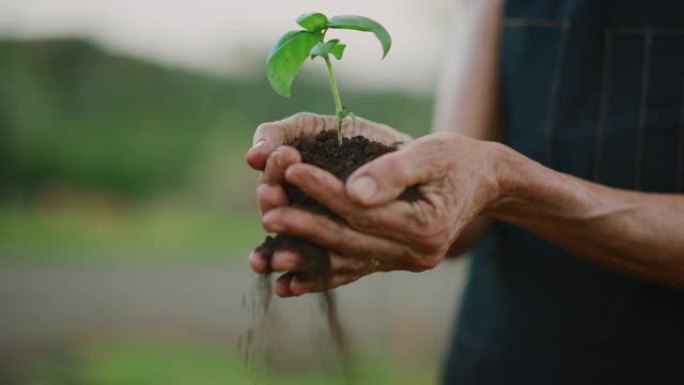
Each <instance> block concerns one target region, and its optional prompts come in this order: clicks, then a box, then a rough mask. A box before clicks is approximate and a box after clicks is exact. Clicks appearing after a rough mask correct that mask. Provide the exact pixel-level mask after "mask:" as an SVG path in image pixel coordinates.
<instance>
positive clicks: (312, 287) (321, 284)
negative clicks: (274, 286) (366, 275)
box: [288, 274, 362, 296]
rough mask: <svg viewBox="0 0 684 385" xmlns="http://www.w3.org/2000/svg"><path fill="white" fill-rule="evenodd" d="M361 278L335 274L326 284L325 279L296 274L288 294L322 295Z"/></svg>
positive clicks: (290, 282) (353, 275)
mask: <svg viewBox="0 0 684 385" xmlns="http://www.w3.org/2000/svg"><path fill="white" fill-rule="evenodd" d="M361 277H362V275H355V274H335V275H333V276H331V277H330V279H329V280H328V281H327V282H326V281H325V280H323V279H317V278H312V277H309V276H306V275H300V274H296V275H294V276H293V277H292V279H291V280H290V281H289V284H290V287H289V290H288V292H289V293H291V294H292V295H293V296H300V295H303V294H307V293H320V292H322V291H325V290H331V289H335V288H337V287H340V286H343V285H347V284H350V283H352V282H354V281H357V280H358V279H359V278H361Z"/></svg>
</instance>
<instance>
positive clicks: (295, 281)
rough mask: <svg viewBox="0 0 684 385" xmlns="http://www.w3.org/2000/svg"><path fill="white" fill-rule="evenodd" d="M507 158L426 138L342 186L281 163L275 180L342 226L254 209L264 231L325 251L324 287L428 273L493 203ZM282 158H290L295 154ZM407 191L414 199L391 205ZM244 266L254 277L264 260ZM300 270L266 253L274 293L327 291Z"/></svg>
mask: <svg viewBox="0 0 684 385" xmlns="http://www.w3.org/2000/svg"><path fill="white" fill-rule="evenodd" d="M290 150H292V151H294V150H293V149H290ZM506 153H507V152H506V151H505V147H504V146H501V145H499V144H496V143H492V142H483V141H477V140H474V139H470V138H468V137H465V136H461V135H457V134H433V135H428V136H426V137H423V138H421V139H417V140H414V141H412V142H410V143H408V144H407V145H405V146H404V147H403V148H401V149H400V150H398V151H396V152H393V153H390V154H386V155H384V156H382V157H380V158H378V159H376V160H374V161H372V162H370V163H368V164H366V165H364V166H363V167H361V168H359V169H358V170H357V171H356V172H354V174H352V175H351V176H350V177H349V179H348V180H347V183H346V185H345V184H343V182H341V181H340V180H338V179H337V178H336V177H335V176H333V175H332V174H330V173H328V172H326V171H324V170H321V169H319V168H316V167H314V166H311V165H307V164H303V163H300V162H297V161H292V162H285V163H283V164H282V165H283V167H282V168H280V169H279V170H278V171H279V173H277V174H278V175H280V179H281V181H283V180H284V181H287V183H290V184H293V185H296V186H298V187H299V188H300V189H302V190H303V191H304V192H305V193H306V194H307V195H309V196H311V197H312V198H314V199H315V200H317V201H318V202H319V203H321V204H323V205H324V206H326V207H328V208H329V209H331V210H332V211H333V212H335V213H336V214H338V215H339V216H340V217H341V218H342V219H343V222H337V221H334V220H331V219H329V218H327V217H324V216H321V215H316V214H313V213H310V212H307V211H303V210H300V209H297V208H294V207H288V206H287V204H286V202H283V201H280V202H276V201H275V200H271V198H273V197H272V196H268V195H269V194H264V192H263V191H261V192H260V198H259V199H260V203H261V206H262V210H263V208H264V207H266V208H267V209H268V210H264V211H263V216H262V224H263V226H264V228H265V229H266V230H267V231H273V232H278V233H283V234H288V235H293V236H297V237H301V238H305V239H309V240H311V241H313V242H315V243H317V244H320V245H322V246H324V247H327V248H328V249H329V250H330V258H331V270H332V278H331V280H330V282H329V285H330V286H331V287H336V286H340V285H344V284H348V283H351V282H353V281H355V280H357V279H359V278H361V277H363V276H365V275H368V274H371V273H374V272H376V271H393V270H407V271H414V272H419V271H424V270H427V269H431V268H433V267H435V266H436V265H437V264H438V263H439V262H440V261H441V260H442V259H443V258H444V256H445V254H446V252H447V250H448V248H449V246H450V245H451V244H452V243H453V241H454V240H455V239H456V238H457V237H458V236H459V234H460V232H461V231H462V230H463V228H464V226H465V225H467V224H468V223H469V222H470V221H471V220H472V219H473V218H474V217H475V216H477V215H478V214H480V213H482V212H483V211H485V210H487V208H488V207H490V206H492V205H493V204H495V203H496V201H497V200H498V199H499V197H500V195H501V194H500V192H501V189H502V187H501V186H502V183H504V182H505V181H506V178H507V177H509V176H510V175H508V174H509V173H508V172H507V169H506V167H503V166H502V165H503V164H505V162H504V161H503V159H504V158H505V157H506ZM285 154H286V155H285V157H287V158H288V159H290V160H296V159H295V158H296V157H297V154H296V151H294V152H290V151H286V152H285ZM268 163H271V162H270V159H269V162H268ZM273 163H274V164H275V163H276V162H275V161H274V162H273ZM267 167H268V165H267ZM275 174H276V173H274V175H275ZM414 185H415V186H418V189H419V191H420V192H421V194H422V197H421V199H419V200H415V201H410V202H407V201H401V200H397V199H396V198H397V197H398V196H399V195H400V194H401V193H402V192H403V191H404V190H405V189H406V188H407V187H410V186H414ZM283 203H285V204H283ZM251 262H252V267H253V268H254V270H255V271H257V272H263V270H262V269H264V268H265V266H263V263H264V262H263V261H260V256H259V255H258V253H253V254H252V257H251ZM304 266H305V264H303V263H302V261H301V259H300V258H299V256H298V255H297V254H296V253H293V252H286V251H283V252H279V253H276V255H274V257H273V259H272V261H271V266H270V267H271V269H272V270H273V271H276V272H283V273H284V274H283V275H282V276H281V277H280V278H279V279H278V281H277V285H276V292H277V294H278V295H281V296H291V295H301V294H304V293H309V292H317V291H321V290H324V289H326V287H322V286H321V284H320V280H306V279H301V278H298V277H306V274H301V275H300V274H296V273H299V272H302V269H303V268H304ZM304 273H306V272H305V271H304Z"/></svg>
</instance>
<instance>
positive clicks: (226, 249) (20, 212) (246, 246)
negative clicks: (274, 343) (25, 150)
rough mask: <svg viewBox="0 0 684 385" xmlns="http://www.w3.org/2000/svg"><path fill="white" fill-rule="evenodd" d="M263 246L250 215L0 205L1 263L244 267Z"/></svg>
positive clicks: (169, 207) (177, 208)
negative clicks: (214, 263) (253, 251)
mask: <svg viewBox="0 0 684 385" xmlns="http://www.w3.org/2000/svg"><path fill="white" fill-rule="evenodd" d="M263 239H264V231H263V230H262V229H261V226H260V224H259V218H258V217H257V215H255V213H254V212H253V211H252V210H249V211H245V212H241V211H236V210H231V211H230V212H225V211H217V210H198V209H193V208H188V207H183V206H182V205H180V204H173V203H166V204H154V205H145V206H142V207H136V208H134V209H126V210H119V209H117V210H100V209H94V208H92V207H88V206H79V207H70V208H68V209H60V210H45V209H38V208H22V207H11V206H9V207H2V206H0V261H2V262H9V261H13V262H22V263H27V262H31V263H34V262H35V263H43V262H55V261H60V262H79V263H101V262H102V261H103V260H106V261H109V262H140V261H156V262H172V261H176V262H190V261H194V262H199V261H203V262H206V261H224V262H225V261H234V262H236V263H241V264H244V263H245V262H244V261H245V260H246V258H247V255H249V250H251V249H253V248H254V247H255V246H256V245H258V244H259V243H261V242H262V241H263Z"/></svg>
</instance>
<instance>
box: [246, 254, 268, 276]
mask: <svg viewBox="0 0 684 385" xmlns="http://www.w3.org/2000/svg"><path fill="white" fill-rule="evenodd" d="M249 266H250V267H251V268H252V270H253V271H254V272H255V273H257V274H268V273H269V267H268V261H267V260H266V258H264V256H263V255H262V254H261V253H259V252H258V251H252V252H251V253H250V254H249Z"/></svg>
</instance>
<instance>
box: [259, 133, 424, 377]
mask: <svg viewBox="0 0 684 385" xmlns="http://www.w3.org/2000/svg"><path fill="white" fill-rule="evenodd" d="M288 144H289V145H290V146H293V147H294V148H296V149H297V150H298V151H299V152H300V154H301V156H302V161H303V162H304V163H308V164H312V165H314V166H317V167H319V168H322V169H324V170H326V171H328V172H330V173H332V174H333V175H335V176H336V177H337V178H339V179H340V180H342V181H346V179H347V178H348V177H349V176H350V175H351V174H352V173H353V172H354V171H355V170H356V169H358V168H359V167H361V166H362V165H364V164H365V163H368V162H370V161H372V160H374V159H376V158H378V157H380V156H382V155H384V154H387V153H389V152H392V151H395V150H396V149H397V146H398V144H399V143H397V144H395V145H389V146H388V145H385V144H382V143H379V142H375V141H371V140H368V139H367V138H365V137H363V136H356V137H353V138H351V139H350V138H344V140H343V142H342V145H338V142H337V133H336V131H334V130H329V131H322V132H320V133H319V134H318V135H317V136H315V137H300V138H297V139H295V140H294V141H293V142H292V143H288ZM285 192H286V195H287V198H288V200H289V202H290V206H293V207H298V208H302V209H305V210H308V211H311V212H314V213H317V214H322V215H326V216H328V217H330V218H332V219H333V220H335V221H341V219H340V218H339V217H338V216H337V215H336V214H335V213H333V212H332V211H330V210H329V209H327V208H326V207H324V206H322V205H320V204H319V203H318V202H316V201H315V200H314V199H312V198H311V197H309V196H307V195H306V194H304V192H302V191H301V190H300V189H299V188H297V187H295V186H291V185H286V186H285ZM419 198H420V193H419V192H418V189H417V188H416V187H411V188H409V189H407V190H406V191H405V192H404V193H403V194H402V196H401V197H400V198H399V199H402V200H406V201H412V200H416V199H419ZM279 250H288V251H294V252H297V253H298V254H299V255H300V256H301V257H302V259H303V260H304V262H305V263H306V264H307V265H308V266H307V267H308V268H307V271H308V272H309V273H308V274H306V275H305V274H303V273H295V274H298V279H301V280H309V281H310V280H318V282H319V284H320V285H322V286H323V287H325V288H326V290H325V291H324V292H323V293H322V296H323V303H324V306H323V308H324V312H325V313H326V317H327V321H328V324H329V327H330V333H331V337H332V339H333V341H334V343H335V344H336V348H337V350H338V352H339V354H340V356H341V358H342V359H343V365H345V366H347V368H346V369H349V368H348V364H349V362H350V361H349V358H350V357H349V347H348V342H347V339H346V338H345V333H344V329H343V327H342V325H341V323H340V320H339V317H338V313H337V305H336V302H335V298H334V296H333V295H332V293H331V292H330V291H328V290H327V288H328V286H329V285H328V283H329V280H330V275H331V272H330V261H329V258H328V250H327V249H326V248H324V247H321V246H319V245H317V244H315V243H312V242H309V241H307V240H304V239H301V238H297V237H292V236H288V235H284V234H277V235H276V236H275V237H271V236H269V237H266V240H265V241H264V243H263V244H261V246H259V247H258V248H257V251H258V252H259V253H261V254H262V255H263V256H264V257H265V258H266V260H267V261H270V259H271V258H272V257H273V254H274V253H275V252H277V251H279Z"/></svg>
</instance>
